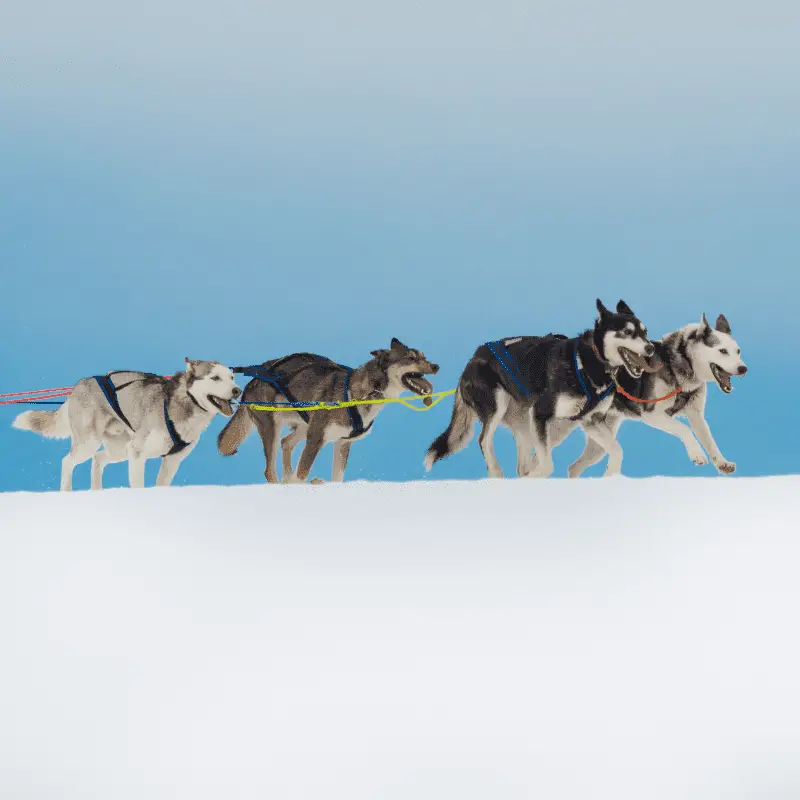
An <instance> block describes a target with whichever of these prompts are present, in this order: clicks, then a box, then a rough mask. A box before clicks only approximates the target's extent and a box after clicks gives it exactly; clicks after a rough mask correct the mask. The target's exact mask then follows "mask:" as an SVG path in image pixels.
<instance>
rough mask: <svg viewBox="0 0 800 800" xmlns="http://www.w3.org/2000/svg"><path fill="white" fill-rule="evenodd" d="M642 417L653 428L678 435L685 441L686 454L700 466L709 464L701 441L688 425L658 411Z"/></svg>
mask: <svg viewBox="0 0 800 800" xmlns="http://www.w3.org/2000/svg"><path fill="white" fill-rule="evenodd" d="M640 419H641V421H642V422H644V423H645V425H649V426H650V427H651V428H656V430H659V431H664V433H671V434H672V435H673V436H677V437H678V438H679V439H680V440H681V441H682V442H683V446H684V447H685V448H686V454H687V455H688V456H689V458H690V459H691V460H692V461H693V462H694V463H695V464H697V465H698V466H699V467H702V466H703V464H708V459H707V458H706V454H705V453H704V452H703V448H702V447H700V444H699V442H698V441H697V439H695V438H694V435H693V434H692V429H691V428H690V427H689V426H688V425H684V424H683V423H682V422H679V421H678V420H677V419H675V418H674V417H670V416H668V415H667V414H661V413H659V412H658V411H651V412H650V413H647V412H645V413H644V414H642V416H641V417H640Z"/></svg>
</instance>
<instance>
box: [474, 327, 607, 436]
mask: <svg viewBox="0 0 800 800" xmlns="http://www.w3.org/2000/svg"><path fill="white" fill-rule="evenodd" d="M486 346H487V347H488V348H489V350H491V351H492V355H494V357H495V358H496V359H497V363H498V364H500V366H501V367H502V368H503V369H504V370H505V371H506V372H507V373H508V374H509V375H510V376H511V380H513V381H514V383H515V384H516V385H517V387H518V388H519V390H520V391H521V392H522V394H523V395H524V396H525V397H530V396H531V392H530V391H529V390H528V388H527V387H526V386H525V384H524V383H523V382H522V377H521V375H520V374H519V370H518V369H517V367H516V364H515V363H514V357H513V356H512V355H511V353H509V352H508V348H506V346H505V345H504V344H503V343H502V342H486ZM572 363H573V364H574V366H575V375H576V376H577V378H578V383H580V385H581V389H583V393H584V394H585V395H586V401H587V402H586V405H585V406H584V407H583V409H582V410H581V412H580V413H579V414H576V415H575V416H574V417H570V418H569V419H570V421H573V422H574V421H575V420H577V419H580V418H581V417H584V416H586V414H587V413H588V412H590V411H591V410H592V409H593V408H595V407H597V406H598V405H600V403H601V402H602V401H603V400H605V398H606V397H608V395H609V394H611V392H613V391H614V382H613V381H611V385H610V386H609V387H608V388H607V389H605V390H603V391H602V392H600V393H598V394H595V393H594V392H592V391H591V390H590V389H589V383H590V381H589V379H588V377H586V376H585V374H584V371H583V370H582V369H581V367H580V364H578V347H577V345H576V346H575V353H574V355H573V360H572Z"/></svg>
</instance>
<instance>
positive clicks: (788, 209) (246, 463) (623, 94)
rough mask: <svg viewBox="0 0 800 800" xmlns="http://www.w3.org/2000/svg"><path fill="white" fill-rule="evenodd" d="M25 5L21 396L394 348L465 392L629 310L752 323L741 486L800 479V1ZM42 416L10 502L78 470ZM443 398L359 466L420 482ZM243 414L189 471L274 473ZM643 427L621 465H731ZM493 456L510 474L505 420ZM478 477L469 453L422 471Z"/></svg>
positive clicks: (17, 298) (3, 260) (5, 66)
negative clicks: (516, 360)
mask: <svg viewBox="0 0 800 800" xmlns="http://www.w3.org/2000/svg"><path fill="white" fill-rule="evenodd" d="M13 5H14V6H15V7H13V8H9V7H4V8H3V9H2V10H0V52H2V53H3V59H2V60H0V147H1V148H2V153H3V158H2V159H0V264H1V265H2V274H3V290H2V292H0V336H2V341H3V373H2V381H1V382H0V392H5V391H17V390H24V389H37V388H44V387H48V386H61V385H68V384H71V383H74V382H75V381H76V380H77V379H79V378H80V377H83V376H85V375H90V374H95V373H98V372H105V371H108V370H111V369H125V368H131V369H145V370H151V371H156V372H164V373H168V372H172V371H174V370H176V369H179V368H180V367H181V364H182V362H183V358H184V356H190V357H192V358H200V359H204V358H208V359H217V360H220V361H224V362H227V363H237V364H238V363H244V362H260V361H263V360H265V359H267V358H272V357H276V356H280V355H283V354H286V353H290V352H293V351H298V350H311V351H315V352H318V353H321V354H324V355H327V356H330V357H331V358H334V359H336V360H338V361H340V362H343V363H349V364H351V365H357V364H359V363H361V362H363V361H364V360H366V358H368V355H369V351H370V350H373V349H375V348H377V347H382V346H386V345H387V344H388V342H389V340H390V339H391V337H393V336H397V337H399V338H400V339H402V340H403V341H405V342H406V343H407V344H409V345H412V346H414V347H418V348H421V349H423V350H424V351H425V352H426V354H428V355H429V356H430V357H431V358H432V359H434V360H435V361H437V362H438V363H440V364H441V365H442V369H441V372H440V373H439V375H438V376H437V379H436V385H437V388H438V389H447V388H451V387H454V386H455V383H456V381H457V378H458V375H459V372H460V370H461V369H462V368H463V366H464V364H465V363H466V360H467V359H468V358H469V356H470V355H471V353H472V352H473V350H474V348H475V347H476V346H477V345H478V344H480V343H482V342H484V341H486V340H487V339H493V338H497V337H500V336H507V335H516V334H520V333H530V334H536V333H541V332H546V331H550V330H557V331H562V332H564V333H568V334H572V333H577V332H578V331H580V330H582V329H583V328H585V327H587V326H588V325H590V324H591V323H592V320H593V318H594V302H595V298H596V297H598V296H599V297H601V298H603V299H604V301H605V302H606V303H607V304H611V303H616V301H617V300H618V299H619V298H620V297H622V298H624V299H625V300H626V301H627V302H628V303H629V304H630V305H631V306H632V307H633V308H634V310H635V311H637V313H638V314H639V315H640V316H641V318H642V319H643V320H644V321H645V323H646V324H647V326H648V327H649V329H650V331H651V332H652V333H653V334H654V335H660V334H663V333H666V332H668V331H670V330H672V329H674V328H677V327H680V326H681V325H683V324H685V323H687V322H690V321H694V320H697V319H699V317H700V314H701V313H702V312H703V311H705V312H706V313H707V314H708V316H709V318H715V317H716V315H717V314H719V313H724V314H726V316H727V317H728V318H729V320H730V321H731V323H732V326H733V330H734V335H735V336H736V337H737V339H738V341H739V343H740V345H741V347H742V351H743V355H744V357H745V359H746V361H747V362H748V365H749V367H750V374H749V375H748V377H747V378H746V379H745V380H741V381H737V382H736V390H735V391H734V393H733V394H732V395H730V396H728V397H724V396H722V394H721V393H720V392H719V391H717V390H716V389H715V388H714V389H712V390H711V392H710V400H709V408H708V417H709V420H710V423H711V426H712V430H713V432H714V434H715V437H716V438H717V441H718V443H719V445H720V447H721V449H722V451H723V453H724V454H725V455H726V457H728V458H729V459H731V460H733V461H736V462H737V465H738V474H739V475H761V474H772V473H787V472H793V471H795V464H794V459H793V458H792V456H793V452H792V444H793V443H794V442H796V438H797V437H796V434H795V433H794V431H793V429H792V428H791V427H787V425H786V423H785V422H784V419H783V415H782V414H781V413H780V409H781V405H780V403H779V402H776V400H777V399H778V398H779V399H780V400H783V399H784V398H787V400H786V402H790V403H791V402H793V401H791V398H793V397H795V396H797V394H798V391H800V379H798V376H797V373H796V371H795V370H794V369H793V365H794V364H796V361H797V358H796V354H795V351H794V346H795V342H796V341H797V340H798V333H799V332H800V331H798V322H797V315H796V311H795V306H796V298H797V296H798V292H799V291H800V277H798V272H797V264H798V261H799V258H798V257H799V256H800V229H798V226H797V217H798V207H799V201H800V158H798V156H799V155H800V135H799V134H800V112H798V108H800V103H799V102H798V101H799V100H800V87H798V84H797V81H796V76H797V74H798V70H800V55H799V54H798V51H797V48H796V42H795V39H794V36H793V31H796V30H797V24H798V22H800V9H798V7H797V5H796V4H788V3H775V2H761V3H758V4H757V5H756V4H754V3H735V2H734V3H731V2H728V3H724V4H723V3H717V2H715V3H708V2H706V3H702V2H701V3H696V2H694V3H691V4H690V3H688V2H678V3H673V4H670V6H669V7H668V8H667V7H665V8H660V9H654V8H652V7H651V8H647V9H644V8H642V7H641V4H635V3H632V2H617V3H611V4H602V5H603V8H602V10H601V9H599V8H598V7H597V6H598V5H599V4H592V3H589V2H576V3H572V4H559V6H560V7H559V8H555V7H554V6H555V4H549V5H545V4H536V3H535V4H520V3H510V2H508V3H502V2H501V3H492V4H481V5H480V6H470V5H469V4H467V5H464V4H463V3H462V4H456V3H442V2H438V3H437V2H432V3H426V4H425V5H424V7H423V6H422V5H421V4H403V6H402V8H401V7H396V8H393V9H388V8H380V7H378V6H377V5H376V4H368V3H362V2H343V3H338V4H336V8H335V9H332V8H331V7H330V6H329V5H327V6H326V5H325V4H321V3H312V4H304V5H303V7H302V8H300V7H299V6H298V7H296V8H285V7H281V6H279V4H264V5H262V6H261V7H259V8H256V6H255V5H253V4H249V3H230V4H225V6H224V7H222V6H219V5H216V4H211V3H205V2H194V3H188V2H183V0H181V1H180V2H178V1H177V0H172V2H166V3H163V2H162V3H154V2H144V3H140V4H136V5H135V6H134V5H131V6H130V7H128V8H126V9H125V10H119V9H114V10H113V11H112V10H109V8H108V7H107V5H106V4H101V3H95V2H86V0H77V2H75V3H71V4H69V6H68V7H67V6H65V5H63V4H57V3H45V4H37V5H36V6H35V7H34V6H33V4H21V3H18V4H13ZM551 6H552V7H551ZM16 410H18V409H16ZM16 410H12V409H9V408H5V407H4V408H0V489H2V490H6V491H9V490H45V489H55V488H56V487H57V485H58V475H59V470H60V459H61V457H62V455H63V453H64V449H65V443H64V442H58V441H55V442H49V441H44V440H41V439H39V438H38V437H35V436H33V435H32V434H26V433H22V432H19V431H14V430H11V428H10V423H11V420H12V418H13V416H14V413H15V412H16ZM449 411H450V405H449V401H445V402H443V403H441V404H440V405H439V406H437V407H436V409H435V410H432V411H431V412H429V413H427V414H415V413H413V412H411V411H408V410H405V409H402V408H389V409H387V410H386V411H385V412H383V414H382V415H381V417H380V418H379V423H378V424H377V425H376V427H375V430H374V433H373V434H372V435H371V436H370V437H369V438H368V439H366V440H365V441H364V442H362V443H360V444H359V445H357V446H355V447H354V448H353V451H352V455H351V460H350V465H349V467H348V473H347V477H348V478H349V479H354V478H366V479H383V480H408V479H417V478H422V477H423V475H424V473H423V469H422V459H423V456H424V451H425V449H426V447H427V445H428V444H429V443H430V441H431V440H432V439H433V438H434V437H435V436H436V435H437V434H438V433H439V432H440V431H441V430H442V429H443V428H444V426H445V425H446V423H447V419H448V416H449ZM221 425H222V420H221V419H220V420H218V421H217V422H215V424H214V425H213V426H212V428H211V429H209V431H208V432H207V433H206V435H205V437H204V439H203V440H202V441H201V443H200V445H199V447H198V449H197V450H196V451H195V453H194V454H193V455H192V457H191V458H190V459H188V460H187V461H186V462H184V464H183V465H182V467H181V471H180V473H179V475H178V478H177V480H176V483H178V484H189V483H222V484H234V483H253V482H258V481H260V480H261V479H262V471H263V460H262V456H261V453H260V445H259V443H258V441H257V439H256V438H255V437H254V438H251V439H250V440H249V441H248V442H247V443H246V445H245V446H244V447H243V448H242V450H241V451H240V453H239V455H237V456H236V457H235V458H231V459H222V458H220V457H219V456H217V455H216V452H215V447H214V440H215V437H216V433H217V431H218V430H219V428H220V427H221ZM621 441H622V444H623V447H624V448H625V463H624V467H623V472H624V473H625V474H627V475H630V476H644V475H652V474H662V475H698V476H699V475H713V474H715V472H714V470H713V468H712V467H710V466H709V467H704V468H698V467H695V466H694V465H692V464H691V463H690V462H689V461H688V459H687V457H686V455H685V452H684V450H683V447H682V445H681V444H680V442H678V440H677V439H674V438H672V437H668V436H666V435H665V434H661V433H658V432H656V431H651V430H649V429H646V428H645V427H644V426H640V425H634V424H628V425H626V426H624V427H623V429H622V433H621ZM581 447H582V434H580V433H576V434H574V435H573V437H572V438H571V439H570V440H569V441H568V442H567V443H566V444H564V445H563V446H562V447H561V448H560V449H559V450H558V451H557V452H556V468H557V474H559V475H564V474H565V470H566V466H567V464H568V463H569V462H570V461H571V460H572V459H573V458H574V457H575V456H577V454H578V453H579V452H580V450H581ZM498 452H499V457H500V459H501V463H502V464H503V466H504V468H506V470H507V472H509V473H513V468H514V455H513V443H512V440H511V438H510V436H509V435H508V434H507V433H505V432H502V433H501V434H500V435H499V437H498ZM330 457H331V453H330V451H329V450H326V451H324V452H323V454H322V455H321V457H320V461H318V464H317V469H316V470H315V473H316V474H319V475H320V476H322V477H327V476H328V475H329V473H330ZM156 466H157V465H156V464H155V462H153V463H152V464H151V465H150V467H149V470H148V477H149V478H150V479H151V480H152V477H153V475H154V473H155V470H156ZM599 471H601V468H600V467H595V468H594V469H593V470H592V471H591V472H590V473H587V474H597V473H598V472H599ZM483 475H485V469H484V465H483V460H482V458H481V456H480V454H479V452H478V449H477V445H476V444H475V443H474V442H473V444H472V446H471V447H470V449H469V450H467V451H465V452H463V453H461V454H458V455H457V456H454V457H452V458H451V459H449V460H447V461H445V462H443V463H442V464H440V465H438V466H437V467H436V468H435V469H434V472H433V473H431V475H430V476H429V477H428V478H427V479H428V480H434V479H437V478H474V477H482V476H483ZM106 476H107V484H108V485H110V486H118V485H123V484H124V482H125V479H126V471H125V467H124V466H112V467H109V468H108V470H107V471H106ZM86 486H88V466H85V467H83V468H82V469H80V470H79V471H78V472H77V473H76V488H84V487H86Z"/></svg>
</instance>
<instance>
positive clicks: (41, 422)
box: [11, 403, 72, 439]
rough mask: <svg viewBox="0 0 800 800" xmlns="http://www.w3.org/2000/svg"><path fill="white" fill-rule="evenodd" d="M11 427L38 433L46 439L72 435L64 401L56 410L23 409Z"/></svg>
mask: <svg viewBox="0 0 800 800" xmlns="http://www.w3.org/2000/svg"><path fill="white" fill-rule="evenodd" d="M11 427H12V428H17V430H20V431H32V432H33V433H38V434H39V436H44V437H45V438H46V439H69V438H70V436H72V430H71V428H70V426H69V416H68V415H67V404H66V403H64V405H63V406H61V408H59V409H58V410H57V411H23V412H22V413H21V414H20V415H19V416H18V417H16V419H15V420H14V421H13V422H12V423H11Z"/></svg>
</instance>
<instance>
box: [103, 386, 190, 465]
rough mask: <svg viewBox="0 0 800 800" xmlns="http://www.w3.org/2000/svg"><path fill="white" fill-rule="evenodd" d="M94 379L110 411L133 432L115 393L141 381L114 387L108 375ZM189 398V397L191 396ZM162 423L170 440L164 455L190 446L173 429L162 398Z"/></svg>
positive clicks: (172, 453)
mask: <svg viewBox="0 0 800 800" xmlns="http://www.w3.org/2000/svg"><path fill="white" fill-rule="evenodd" d="M111 374H113V373H111ZM94 379H95V380H96V381H97V385H98V386H99V387H100V389H101V390H102V392H103V394H104V395H105V398H106V400H107V401H108V404H109V405H110V406H111V409H112V411H113V412H114V413H115V414H116V415H117V416H118V417H119V418H120V420H122V422H124V423H125V424H126V425H127V426H128V427H129V428H130V429H131V430H132V431H134V428H133V425H131V423H130V422H129V421H128V418H127V417H126V416H125V414H123V413H122V408H120V405H119V399H118V398H117V392H119V391H120V390H121V389H124V388H125V387H126V386H130V385H131V384H132V383H136V381H137V380H142V379H141V378H136V380H132V381H128V383H123V384H122V385H121V386H114V382H113V381H112V380H111V378H110V377H109V375H95V376H94ZM189 396H190V397H191V395H189ZM192 400H194V398H193V397H192ZM195 402H197V401H195ZM164 422H165V423H166V426H167V433H169V438H170V439H172V448H171V449H170V450H169V452H167V453H165V454H164V455H165V456H171V455H174V454H175V453H180V452H181V450H185V449H186V448H187V447H188V446H189V445H190V444H191V442H186V441H184V440H183V439H182V438H181V435H180V434H179V433H178V431H177V429H176V428H175V423H174V422H173V421H172V420H171V419H170V416H169V410H168V408H167V399H166V397H165V398H164ZM134 433H135V431H134Z"/></svg>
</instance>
